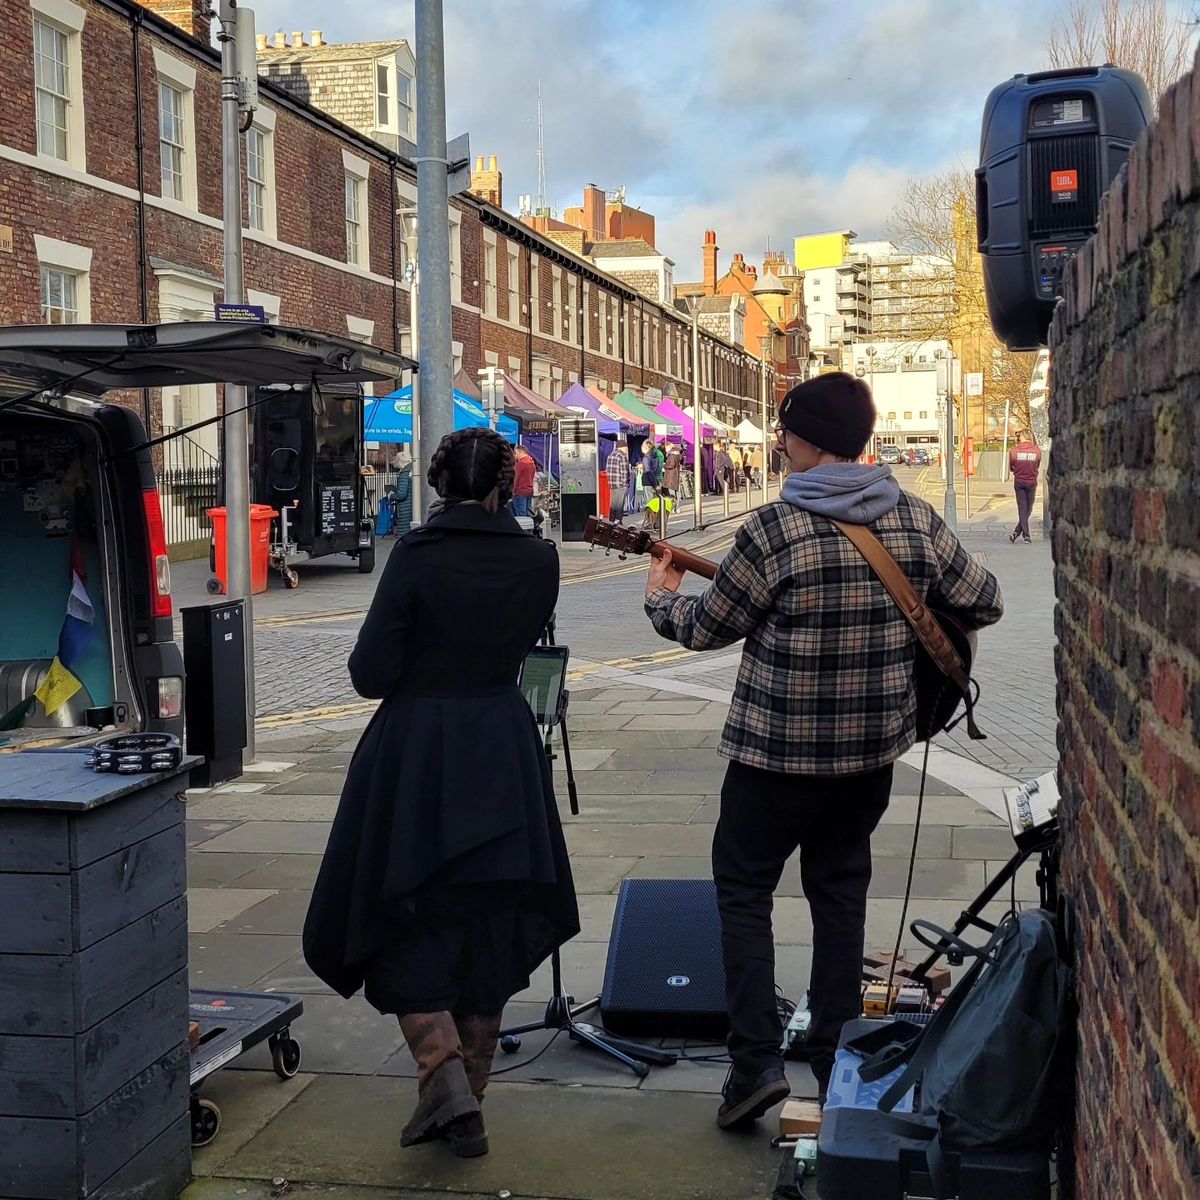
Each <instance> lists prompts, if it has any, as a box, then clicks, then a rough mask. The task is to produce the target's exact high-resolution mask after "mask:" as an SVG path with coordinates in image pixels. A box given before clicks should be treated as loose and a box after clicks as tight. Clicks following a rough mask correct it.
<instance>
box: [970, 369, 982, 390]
mask: <svg viewBox="0 0 1200 1200" xmlns="http://www.w3.org/2000/svg"><path fill="white" fill-rule="evenodd" d="M967 395H968V396H982V395H983V372H982V371H968V372H967Z"/></svg>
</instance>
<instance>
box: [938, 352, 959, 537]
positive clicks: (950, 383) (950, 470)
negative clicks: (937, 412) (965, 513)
mask: <svg viewBox="0 0 1200 1200" xmlns="http://www.w3.org/2000/svg"><path fill="white" fill-rule="evenodd" d="M938 389H939V391H944V394H945V397H946V453H945V456H944V458H945V463H946V496H945V501H944V503H943V506H942V519H943V520H944V521H945V522H946V524H947V525H949V526H950V528H951V529H957V528H958V497H957V496H956V495H955V492H954V351H953V350H947V351H946V353H945V355H944V356H943V357H942V358H940V359H939V361H938Z"/></svg>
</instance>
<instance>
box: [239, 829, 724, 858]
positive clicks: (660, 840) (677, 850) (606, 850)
mask: <svg viewBox="0 0 1200 1200" xmlns="http://www.w3.org/2000/svg"><path fill="white" fill-rule="evenodd" d="M225 836H226V837H228V836H230V835H229V834H226V835H225ZM711 845H712V830H711V829H709V828H708V827H707V826H703V825H665V824H656V823H648V824H644V825H621V824H600V823H597V824H596V825H594V826H591V825H587V824H584V823H580V824H574V823H572V824H571V825H570V826H569V827H568V829H567V847H568V849H569V850H570V851H571V853H572V854H590V855H603V854H617V855H621V856H623V857H624V856H630V855H634V856H637V857H639V858H640V857H645V856H647V855H661V856H665V857H669V858H674V857H675V856H677V855H695V854H707V853H708V851H709V849H710V847H711Z"/></svg>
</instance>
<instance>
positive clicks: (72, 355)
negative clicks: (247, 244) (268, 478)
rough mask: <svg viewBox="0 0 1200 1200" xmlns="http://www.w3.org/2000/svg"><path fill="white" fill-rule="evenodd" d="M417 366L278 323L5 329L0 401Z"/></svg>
mask: <svg viewBox="0 0 1200 1200" xmlns="http://www.w3.org/2000/svg"><path fill="white" fill-rule="evenodd" d="M416 369H417V364H416V363H415V362H414V361H413V360H412V359H410V358H406V357H404V356H403V355H400V354H392V353H390V352H388V351H384V350H376V349H375V348H374V347H373V346H365V345H363V344H362V343H361V342H355V341H351V340H350V339H348V338H339V337H330V336H329V335H328V334H323V333H315V332H312V331H311V330H306V329H287V328H284V327H282V326H279V325H257V324H251V323H249V322H246V323H242V322H230V321H179V322H174V323H171V324H164V325H7V326H0V400H2V399H3V398H4V396H5V395H6V394H7V395H12V394H14V393H21V392H25V391H29V390H31V389H33V388H45V389H51V388H63V389H64V390H66V391H69V392H71V393H73V394H76V395H84V396H101V395H103V393H105V392H107V391H109V390H111V389H113V388H147V387H175V386H184V385H188V384H201V383H233V384H244V385H245V386H247V387H260V386H263V385H268V384H297V383H298V384H309V383H311V382H312V381H313V380H316V381H317V382H318V383H322V382H324V383H328V382H331V381H333V380H340V381H343V382H346V383H376V382H387V381H389V380H394V379H398V378H399V377H400V375H401V374H402V373H403V372H405V371H415V370H416Z"/></svg>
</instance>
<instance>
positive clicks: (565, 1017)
mask: <svg viewBox="0 0 1200 1200" xmlns="http://www.w3.org/2000/svg"><path fill="white" fill-rule="evenodd" d="M554 627H555V619H554V616H553V615H551V617H550V620H549V621H548V622H547V623H546V628H545V630H543V632H542V637H541V645H543V646H553V645H554V644H555V642H554ZM569 699H570V693H569V692H568V691H567V690H566V689H565V688H564V689H563V691H562V694H561V698H560V700H559V704H558V710H557V711H556V712H555V714H554V716H553V718H552V719H551V720H550V722H549V724H547V725H546V727H545V734H546V741H545V747H546V757H547V758H548V759H549V760H550V761H551V762H553V761H554V758H555V754H554V750H553V747H552V744H551V739H552V735H553V731H554V728H555V727H556V726H557V727H558V729H559V730H560V731H561V733H562V748H563V761H564V762H565V763H566V767H567V795H568V798H569V799H570V804H571V814H572V815H573V816H578V815H579V792H578V790H577V788H576V786H575V771H574V769H573V768H572V766H571V742H570V739H569V737H568V734H567V701H568V700H569ZM550 971H551V989H552V994H551V996H550V999H549V1001H548V1002H547V1004H546V1012H545V1014H544V1015H543V1017H542V1019H541V1020H540V1021H530V1022H529V1023H528V1024H526V1025H514V1026H512V1027H511V1028H509V1029H503V1030H501V1032H500V1048H501V1049H502V1050H503V1051H504V1052H505V1053H506V1054H515V1053H516V1052H517V1051H518V1050H519V1049H520V1048H521V1035H522V1034H525V1033H534V1032H536V1031H537V1030H541V1029H550V1030H554V1031H555V1032H563V1031H566V1034H567V1036H568V1037H569V1038H570V1039H571V1040H572V1041H574V1042H579V1043H581V1044H582V1045H585V1046H591V1047H592V1049H594V1050H599V1051H601V1052H602V1053H604V1054H607V1055H609V1056H610V1057H611V1058H615V1059H616V1060H617V1061H618V1062H620V1063H623V1064H624V1065H625V1066H627V1067H628V1068H629V1069H630V1070H631V1071H632V1072H633V1073H634V1074H635V1075H637V1076H638V1078H639V1079H644V1078H645V1077H646V1076H647V1075H649V1074H650V1066H649V1064H650V1063H654V1064H655V1065H656V1066H668V1065H670V1064H671V1063H674V1062H675V1061H677V1056H676V1055H675V1054H672V1053H671V1052H670V1051H665V1050H660V1049H658V1048H657V1047H656V1046H643V1045H642V1044H641V1043H640V1042H631V1041H628V1040H626V1039H625V1038H619V1037H614V1036H613V1035H612V1034H610V1033H606V1032H605V1031H604V1030H602V1029H599V1028H597V1026H595V1025H589V1024H586V1023H584V1022H580V1021H577V1020H576V1019H575V1018H576V1017H578V1016H579V1015H580V1014H582V1013H585V1012H587V1011H588V1010H589V1009H593V1008H596V1007H597V1006H598V1005H599V1004H600V997H599V996H594V997H593V998H592V999H591V1000H589V1001H587V1003H586V1004H576V1003H575V997H574V996H568V995H567V994H566V992H565V991H564V989H563V980H562V957H561V956H560V954H559V950H558V947H557V946H555V947H554V949H553V950H552V951H551V952H550Z"/></svg>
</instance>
